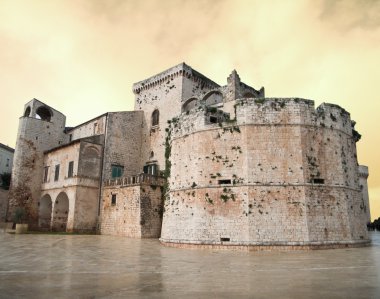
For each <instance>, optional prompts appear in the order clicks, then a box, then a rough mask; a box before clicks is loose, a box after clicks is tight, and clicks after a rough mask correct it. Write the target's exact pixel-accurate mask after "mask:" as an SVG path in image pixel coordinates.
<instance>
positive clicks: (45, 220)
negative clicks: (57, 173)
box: [38, 194, 52, 230]
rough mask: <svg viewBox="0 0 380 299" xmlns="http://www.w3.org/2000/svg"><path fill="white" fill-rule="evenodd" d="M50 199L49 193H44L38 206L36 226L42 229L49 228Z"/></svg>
mask: <svg viewBox="0 0 380 299" xmlns="http://www.w3.org/2000/svg"><path fill="white" fill-rule="evenodd" d="M51 212H52V201H51V197H50V195H49V194H46V195H44V196H43V197H42V198H41V200H40V202H39V207H38V227H40V228H41V229H43V230H50V228H51Z"/></svg>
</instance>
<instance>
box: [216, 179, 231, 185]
mask: <svg viewBox="0 0 380 299" xmlns="http://www.w3.org/2000/svg"><path fill="white" fill-rule="evenodd" d="M218 184H219V185H227V184H231V180H218Z"/></svg>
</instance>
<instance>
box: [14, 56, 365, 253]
mask: <svg viewBox="0 0 380 299" xmlns="http://www.w3.org/2000/svg"><path fill="white" fill-rule="evenodd" d="M133 92H134V94H135V109H134V111H130V112H108V113H105V114H103V115H100V116H98V117H96V118H94V119H91V120H89V121H87V122H85V123H82V124H80V125H78V126H76V127H66V124H65V116H64V115H63V114H62V113H60V112H59V111H57V110H55V109H54V108H52V107H50V106H48V105H46V104H44V103H42V102H40V101H38V100H36V99H33V100H32V101H30V102H28V103H27V104H26V105H25V107H24V114H23V116H22V117H21V118H20V124H19V130H18V136H17V143H16V149H15V156H14V168H13V174H12V186H11V191H10V200H9V211H8V220H11V219H12V214H13V213H14V212H15V210H16V209H17V208H20V207H21V208H23V209H25V211H26V213H27V219H28V222H29V225H30V226H31V227H32V228H35V229H40V230H54V231H79V232H86V231H88V232H98V233H101V234H110V235H120V236H128V237H137V238H160V241H161V242H162V243H163V244H165V245H169V246H177V247H192V246H202V247H210V246H211V247H227V248H231V247H242V248H263V247H264V248H272V247H273V248H274V247H276V248H291V249H295V248H326V247H329V248H330V247H340V246H358V245H364V244H368V242H369V239H368V234H367V230H366V223H367V222H368V221H369V203H368V190H367V189H368V188H367V177H368V169H367V168H366V167H365V166H359V165H358V162H357V156H356V142H357V141H358V140H359V139H360V134H359V133H358V132H357V131H356V130H355V128H354V127H355V122H354V121H352V120H351V119H350V114H349V113H348V112H347V111H345V110H344V109H342V108H341V107H339V106H337V105H332V104H326V103H323V104H321V105H320V106H319V107H317V108H315V107H314V102H313V101H310V100H305V99H300V98H288V99H285V98H265V91H264V88H261V89H259V90H257V89H254V88H252V87H250V86H248V85H246V84H244V83H243V82H241V81H240V78H239V76H238V74H237V73H236V71H233V72H232V73H231V74H230V76H229V77H228V78H227V85H225V86H219V85H218V84H217V83H215V82H213V81H212V80H210V79H208V78H207V77H205V76H204V75H202V74H200V73H199V72H197V71H195V70H194V69H192V68H191V67H189V66H188V65H186V64H185V63H181V64H179V65H177V66H174V67H172V68H170V69H168V70H166V71H164V72H162V73H160V74H158V75H155V76H153V77H150V78H148V79H146V80H144V81H140V82H138V83H135V84H134V85H133Z"/></svg>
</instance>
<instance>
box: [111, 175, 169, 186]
mask: <svg viewBox="0 0 380 299" xmlns="http://www.w3.org/2000/svg"><path fill="white" fill-rule="evenodd" d="M165 181H166V180H165V178H163V177H160V176H155V175H151V174H146V173H142V174H139V175H134V176H128V177H121V178H116V179H110V180H104V187H112V186H136V185H151V186H163V185H164V184H165Z"/></svg>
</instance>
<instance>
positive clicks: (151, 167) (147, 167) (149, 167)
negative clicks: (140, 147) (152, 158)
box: [143, 164, 158, 175]
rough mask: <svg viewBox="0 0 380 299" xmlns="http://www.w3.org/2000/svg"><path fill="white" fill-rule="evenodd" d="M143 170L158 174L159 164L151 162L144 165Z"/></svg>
mask: <svg viewBox="0 0 380 299" xmlns="http://www.w3.org/2000/svg"><path fill="white" fill-rule="evenodd" d="M143 172H144V173H147V174H151V175H158V165H157V164H149V165H145V166H144V167H143Z"/></svg>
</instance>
